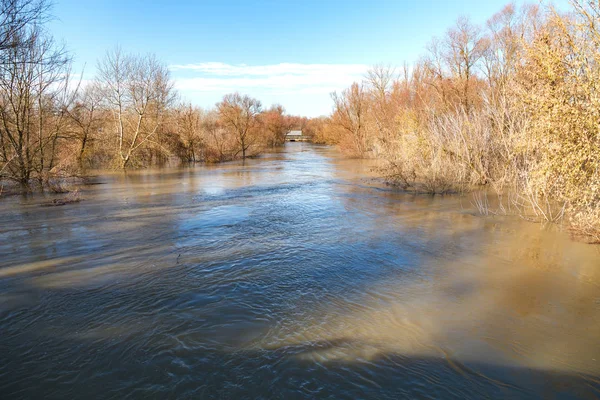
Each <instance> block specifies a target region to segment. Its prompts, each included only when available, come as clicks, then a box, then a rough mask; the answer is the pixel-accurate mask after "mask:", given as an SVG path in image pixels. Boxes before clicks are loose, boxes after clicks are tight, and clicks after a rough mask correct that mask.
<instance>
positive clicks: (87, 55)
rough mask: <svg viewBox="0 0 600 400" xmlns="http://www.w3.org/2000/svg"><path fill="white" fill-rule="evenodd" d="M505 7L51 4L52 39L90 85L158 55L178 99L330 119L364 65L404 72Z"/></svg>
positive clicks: (397, 2) (485, 2)
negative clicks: (115, 63) (124, 55)
mask: <svg viewBox="0 0 600 400" xmlns="http://www.w3.org/2000/svg"><path fill="white" fill-rule="evenodd" d="M566 1H567V0H559V1H558V3H564V2H566ZM507 2H508V1H507V0H463V1H457V0H454V1H452V0H445V1H444V0H429V1H418V0H413V1H404V0H369V1H367V0H363V1H355V0H350V1H340V0H320V1H314V0H304V1H302V0H280V1H275V0H263V1H238V0H235V1H233V0H230V1H224V0H223V1H192V0H183V1H148V0H146V1H139V0H131V1H124V0H121V1H114V0H100V1H98V0H95V1H85V0H83V1H82V0H55V6H54V11H53V14H54V15H55V17H56V19H55V21H53V22H52V23H51V25H50V30H51V31H52V33H53V34H54V36H55V37H56V39H58V40H62V41H64V42H65V43H66V44H67V47H68V48H69V49H70V50H71V51H72V52H73V54H74V57H75V65H74V70H75V72H80V71H81V70H83V69H84V66H85V78H87V79H90V78H92V77H93V75H94V73H95V68H96V62H97V60H98V59H99V58H101V57H102V56H103V55H104V54H105V52H106V51H107V50H109V49H112V48H114V47H115V46H117V45H119V46H121V47H122V49H123V50H125V51H127V52H133V53H148V52H150V53H154V54H156V55H157V56H158V57H159V58H160V59H161V60H163V61H164V62H165V63H167V64H168V65H169V66H171V70H172V76H173V78H174V80H175V82H176V85H177V87H178V89H179V91H180V92H181V95H182V98H183V99H185V100H187V101H190V102H192V103H194V104H197V105H199V106H202V107H210V106H212V105H214V103H215V102H217V101H218V100H219V99H220V98H221V97H222V96H223V94H225V93H228V92H231V91H235V90H237V91H239V92H241V93H245V94H249V95H251V96H253V97H256V98H258V99H260V100H261V101H262V102H263V105H265V106H269V105H270V104H273V103H280V104H282V105H283V106H284V107H286V109H287V110H288V112H289V113H291V114H301V115H307V116H317V115H321V114H328V113H329V112H330V111H331V106H332V102H331V99H330V96H329V93H330V92H331V91H333V90H341V89H343V88H344V87H347V86H349V85H350V84H351V83H352V81H353V80H357V79H360V78H361V76H363V75H364V72H365V70H366V69H367V68H368V67H369V66H371V65H373V64H376V63H384V64H392V65H401V64H402V63H403V62H404V61H407V62H409V63H411V62H413V61H415V60H417V59H418V58H419V56H421V55H422V54H423V52H424V48H425V46H426V44H427V43H428V42H429V41H430V40H431V38H432V37H433V36H441V35H443V34H444V32H445V31H446V30H447V29H448V28H449V27H450V26H451V25H452V24H453V22H454V21H455V20H456V19H457V18H458V17H459V16H461V15H468V16H470V17H471V19H472V20H473V21H474V22H476V23H484V22H485V21H486V20H487V19H488V18H489V17H490V16H491V15H493V14H494V13H495V12H497V11H499V10H500V9H501V8H502V7H503V6H504V5H505V4H506V3H507Z"/></svg>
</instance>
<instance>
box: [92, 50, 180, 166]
mask: <svg viewBox="0 0 600 400" xmlns="http://www.w3.org/2000/svg"><path fill="white" fill-rule="evenodd" d="M98 70H99V78H100V79H99V82H100V85H101V86H102V88H103V93H104V97H105V102H106V107H107V108H108V109H109V110H110V111H111V113H112V115H113V123H114V124H113V127H114V128H113V129H114V134H115V137H116V139H117V157H118V160H119V166H120V167H121V168H123V169H125V168H127V167H128V166H129V164H130V162H131V159H132V157H133V156H134V155H135V154H136V153H138V152H139V150H140V149H142V148H144V146H147V145H149V144H155V145H159V144H158V143H157V142H155V141H154V140H153V139H154V137H155V136H156V134H157V132H158V131H159V129H160V128H161V126H162V125H163V124H164V122H165V118H164V117H165V110H166V109H167V107H168V106H169V105H170V104H171V103H172V102H173V101H174V96H175V92H174V90H173V82H172V81H171V78H170V74H169V70H168V68H167V67H166V66H165V65H164V64H162V63H160V62H159V61H158V60H157V59H156V57H154V56H152V55H147V56H133V55H125V54H123V52H122V51H121V50H120V49H119V48H116V49H114V50H113V51H110V52H108V53H107V54H106V57H105V58H104V60H102V61H101V62H100V63H99V65H98Z"/></svg>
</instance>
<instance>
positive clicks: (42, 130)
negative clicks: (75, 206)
mask: <svg viewBox="0 0 600 400" xmlns="http://www.w3.org/2000/svg"><path fill="white" fill-rule="evenodd" d="M34 21H35V19H34ZM9 31H10V32H11V34H12V35H15V36H16V35H18V36H20V37H22V38H23V39H18V38H16V37H15V38H14V41H15V43H16V42H18V43H19V45H18V46H17V45H14V46H6V47H5V48H4V49H2V50H1V57H2V60H3V62H2V65H1V66H0V165H1V166H2V168H1V170H2V172H1V175H0V178H5V179H11V180H13V181H16V182H18V183H19V184H20V185H21V186H23V187H27V186H29V183H30V180H31V179H32V178H34V177H35V178H36V179H38V180H39V181H40V182H42V181H43V180H44V178H45V175H46V174H47V173H48V172H49V171H51V170H52V168H53V167H54V162H55V152H56V146H57V141H58V139H59V138H60V137H61V135H62V134H63V133H64V131H63V128H64V109H65V107H66V106H67V104H65V100H66V99H67V97H68V96H66V89H67V83H68V75H69V68H68V66H69V62H70V59H69V57H68V54H67V53H66V51H65V50H64V48H62V47H58V46H56V45H55V43H54V41H53V40H52V38H51V37H49V36H47V35H44V34H43V33H42V31H41V29H40V28H39V27H38V26H37V25H35V24H34V23H32V24H31V25H26V26H22V27H20V28H19V29H18V30H16V31H15V30H10V29H9Z"/></svg>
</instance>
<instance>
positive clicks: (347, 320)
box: [0, 143, 600, 399]
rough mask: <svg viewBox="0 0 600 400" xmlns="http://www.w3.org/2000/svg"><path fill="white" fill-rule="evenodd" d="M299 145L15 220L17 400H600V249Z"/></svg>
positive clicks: (109, 183)
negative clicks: (386, 183)
mask: <svg viewBox="0 0 600 400" xmlns="http://www.w3.org/2000/svg"><path fill="white" fill-rule="evenodd" d="M370 167H371V165H370V164H369V162H367V161H357V160H344V159H342V158H341V157H339V156H338V155H337V154H336V153H335V152H334V151H333V150H331V149H329V148H326V147H319V146H313V145H310V144H307V143H289V144H287V145H286V147H285V149H283V150H282V151H280V152H278V153H274V154H271V155H267V156H264V157H262V158H259V159H255V160H250V161H249V162H247V163H246V164H245V165H241V164H237V163H232V164H225V165H216V166H198V167H193V168H178V169H167V170H161V171H136V172H134V173H130V174H127V175H125V176H124V175H103V176H99V177H98V183H100V184H98V185H93V186H90V187H87V188H85V189H84V190H82V197H83V198H85V201H83V202H81V203H77V204H68V205H65V206H61V207H40V206H39V199H37V198H35V197H34V198H20V197H14V198H7V199H4V200H3V201H2V202H0V220H1V221H2V223H1V226H0V254H1V258H0V332H1V333H2V334H1V336H0V345H1V348H2V351H1V352H0V393H2V396H1V397H2V398H40V397H44V398H83V397H86V396H88V397H89V396H91V397H93V398H116V399H122V398H140V399H147V398H160V399H163V398H223V399H230V398H232V399H233V398H251V399H258V398H264V399H273V398H349V399H356V398H374V399H398V398H403V397H410V398H432V399H433V398H457V399H458V398H460V399H464V398H484V397H495V398H597V397H598V396H600V339H599V338H600V250H599V247H598V246H596V247H594V246H589V245H585V244H581V243H576V242H572V241H571V240H570V239H569V238H568V236H566V235H564V234H562V233H560V232H555V231H552V230H547V229H542V228H541V227H540V226H539V225H536V224H530V223H527V222H524V221H520V220H518V219H511V218H499V217H481V216H478V215H476V212H475V210H474V207H473V206H472V205H471V204H470V200H469V198H460V197H455V196H446V197H430V196H415V195H409V194H404V193H398V192H395V191H393V190H390V189H388V188H385V187H381V186H378V185H376V184H374V183H372V182H371V181H370V179H369V177H370V172H369V171H370Z"/></svg>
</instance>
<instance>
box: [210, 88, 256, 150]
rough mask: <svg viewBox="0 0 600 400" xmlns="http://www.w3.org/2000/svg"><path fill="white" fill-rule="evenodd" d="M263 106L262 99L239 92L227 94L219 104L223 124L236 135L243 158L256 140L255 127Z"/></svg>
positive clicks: (218, 108)
mask: <svg viewBox="0 0 600 400" xmlns="http://www.w3.org/2000/svg"><path fill="white" fill-rule="evenodd" d="M261 108H262V105H261V103H260V101H258V100H256V99H253V98H252V97H249V96H247V95H244V96H242V95H240V94H239V93H232V94H227V95H225V96H224V97H223V100H222V101H221V102H220V103H218V104H217V110H218V112H219V117H220V118H221V120H222V122H223V125H224V126H225V127H227V128H228V129H230V130H231V131H232V132H234V133H235V135H236V138H237V141H238V144H239V152H241V153H242V159H245V158H246V154H247V152H248V149H249V148H250V146H252V145H253V144H254V142H255V140H256V132H255V129H256V128H257V127H258V124H259V121H258V115H259V114H260V112H261Z"/></svg>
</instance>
